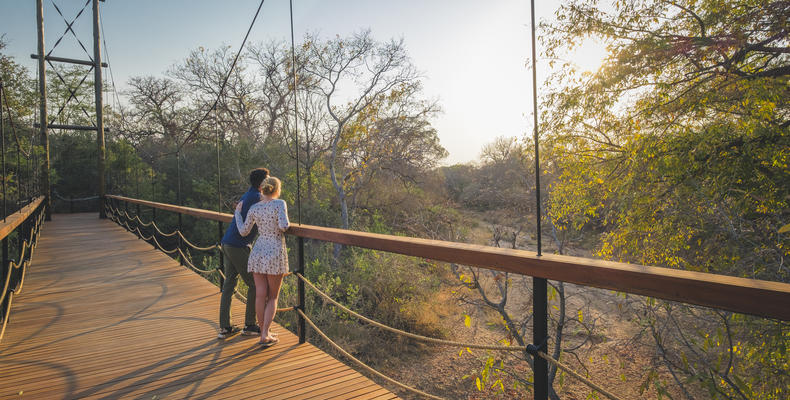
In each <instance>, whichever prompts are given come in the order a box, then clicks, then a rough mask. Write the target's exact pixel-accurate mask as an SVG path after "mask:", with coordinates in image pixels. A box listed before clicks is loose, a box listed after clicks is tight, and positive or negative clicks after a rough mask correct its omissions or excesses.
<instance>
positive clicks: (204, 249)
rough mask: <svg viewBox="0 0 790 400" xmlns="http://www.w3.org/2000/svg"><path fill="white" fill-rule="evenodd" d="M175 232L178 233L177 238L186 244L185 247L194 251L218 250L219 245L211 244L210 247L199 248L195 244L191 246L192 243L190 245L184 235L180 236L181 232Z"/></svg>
mask: <svg viewBox="0 0 790 400" xmlns="http://www.w3.org/2000/svg"><path fill="white" fill-rule="evenodd" d="M176 232H178V236H180V237H181V240H183V241H184V243H186V244H187V246H189V247H191V248H193V249H195V250H199V251H212V250H216V249H218V248H219V244H212V245H211V246H206V247H200V246H198V245H196V244H193V243H192V242H190V241H189V240H187V238H186V237H184V234H182V233H181V231H176Z"/></svg>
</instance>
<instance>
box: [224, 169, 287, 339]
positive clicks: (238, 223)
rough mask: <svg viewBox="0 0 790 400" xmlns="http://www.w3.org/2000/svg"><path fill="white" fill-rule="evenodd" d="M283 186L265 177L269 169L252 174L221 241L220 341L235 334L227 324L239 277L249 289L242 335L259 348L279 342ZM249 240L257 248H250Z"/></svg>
mask: <svg viewBox="0 0 790 400" xmlns="http://www.w3.org/2000/svg"><path fill="white" fill-rule="evenodd" d="M281 186H282V184H281V182H280V180H279V179H277V178H275V177H273V176H269V170H268V169H266V168H256V169H254V170H252V171H251V172H250V189H249V190H247V193H244V196H242V198H241V201H240V202H239V204H238V205H237V206H236V212H235V213H234V215H233V221H231V223H230V226H228V230H227V231H225V236H223V237H222V253H223V255H224V257H225V282H224V283H223V285H222V298H221V300H220V306H219V326H220V331H219V335H217V337H218V338H219V339H225V338H227V337H228V336H231V335H233V334H235V333H236V332H238V331H239V328H238V327H236V326H234V325H231V323H230V301H231V298H232V297H233V293H234V292H235V290H236V282H237V280H238V277H239V276H241V279H242V280H243V281H244V283H246V284H247V287H248V288H249V289H248V290H247V312H246V314H245V318H244V325H245V326H244V329H243V330H242V335H246V336H258V335H260V338H261V339H260V342H259V343H260V344H261V345H262V346H265V347H269V346H272V345H274V344H275V343H277V342H278V339H277V336H276V335H275V334H274V333H272V332H271V331H270V328H271V325H272V320H274V314H275V313H276V312H277V298H278V297H279V294H280V286H281V285H282V282H283V277H284V276H285V274H286V273H287V272H288V251H287V250H286V248H285V235H284V232H285V230H287V229H288V226H289V222H288V211H287V207H286V204H285V201H284V200H281V199H279V197H280V189H281ZM256 233H257V234H258V240H257V241H255V235H256ZM253 241H255V246H254V247H252V249H251V245H252V242H253ZM256 317H257V321H258V324H256V323H255V320H256Z"/></svg>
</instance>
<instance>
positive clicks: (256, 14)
mask: <svg viewBox="0 0 790 400" xmlns="http://www.w3.org/2000/svg"><path fill="white" fill-rule="evenodd" d="M265 1H266V0H261V3H260V4H258V9H257V10H256V11H255V16H254V17H252V22H250V27H249V28H247V34H246V35H244V40H242V41H241V46H239V51H238V52H236V57H234V58H233V62H232V63H231V64H230V69H229V70H228V74H227V75H225V79H224V80H223V81H222V85H220V88H219V93H217V98H216V99H215V100H214V104H213V105H212V106H211V107H210V108H209V109H208V110H207V111H206V113H205V114H203V116H202V117H201V118H200V120H198V122H197V124H196V125H195V127H194V128H193V129H192V131H191V132H189V134H188V135H187V137H186V138H185V139H184V141H183V142H181V144H179V146H178V148H179V149H180V148H181V147H183V146H184V145H186V144H187V143H188V142H189V141H190V140H191V139H192V138H193V137H194V136H195V135H196V134H197V131H198V129H200V125H201V124H202V123H203V121H205V120H206V118H208V115H209V114H210V113H211V111H212V110H214V109H216V107H217V104H218V103H219V99H220V98H221V97H222V92H224V91H225V86H227V84H228V80H229V79H230V75H231V74H232V73H233V69H234V68H235V67H236V62H237V61H238V60H239V56H240V55H241V52H242V51H243V50H244V46H245V45H246V44H247V38H249V36H250V32H251V31H252V27H253V26H255V20H257V19H258V14H260V12H261V8H262V7H263V3H264V2H265Z"/></svg>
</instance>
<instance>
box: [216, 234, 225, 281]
mask: <svg viewBox="0 0 790 400" xmlns="http://www.w3.org/2000/svg"><path fill="white" fill-rule="evenodd" d="M223 233H224V230H223V229H222V221H217V244H218V245H219V248H218V249H217V254H218V255H219V270H220V271H222V273H223V274H224V273H225V256H224V255H223V254H222V236H223ZM224 284H225V279H224V278H223V277H222V275H220V276H219V290H220V291H222V285H224Z"/></svg>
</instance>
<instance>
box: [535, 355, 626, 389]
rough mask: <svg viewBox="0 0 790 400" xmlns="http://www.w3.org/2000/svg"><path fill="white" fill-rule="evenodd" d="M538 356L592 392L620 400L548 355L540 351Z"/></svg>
mask: <svg viewBox="0 0 790 400" xmlns="http://www.w3.org/2000/svg"><path fill="white" fill-rule="evenodd" d="M538 355H539V356H540V358H542V359H544V360H546V361H548V362H550V363H551V364H554V366H556V367H557V368H559V369H561V370H563V371H565V372H567V373H568V375H570V376H572V377H574V378H576V379H578V380H579V381H581V382H582V383H584V384H585V385H587V386H589V387H590V388H592V389H593V390H595V391H597V392H599V393H601V394H602V395H604V396H606V397H608V398H609V399H611V400H622V399H621V398H620V397H617V396H616V395H614V394H612V393H611V392H608V391H606V389H604V388H602V387H600V386H598V385H596V384H595V383H594V382H593V381H591V380H589V379H587V378H585V377H584V376H582V375H580V374H579V373H578V372H576V371H574V370H572V369H571V368H570V367H568V366H567V365H565V364H563V363H561V362H559V361H557V360H555V359H554V358H552V357H551V356H550V355H548V354H546V353H544V352H542V351H539V352H538Z"/></svg>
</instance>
